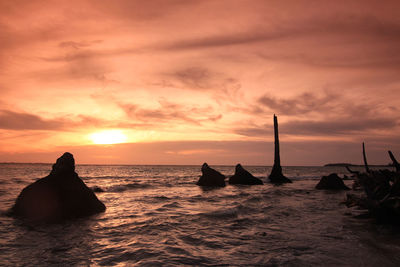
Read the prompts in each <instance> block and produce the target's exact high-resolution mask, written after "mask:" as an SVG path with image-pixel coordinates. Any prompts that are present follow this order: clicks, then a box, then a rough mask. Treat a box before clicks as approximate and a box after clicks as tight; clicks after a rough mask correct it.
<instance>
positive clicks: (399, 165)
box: [388, 150, 400, 172]
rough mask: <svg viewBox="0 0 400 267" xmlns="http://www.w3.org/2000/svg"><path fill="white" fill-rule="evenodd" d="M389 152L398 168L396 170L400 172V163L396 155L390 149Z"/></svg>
mask: <svg viewBox="0 0 400 267" xmlns="http://www.w3.org/2000/svg"><path fill="white" fill-rule="evenodd" d="M388 153H389V156H390V159H391V160H392V162H393V166H394V167H395V168H396V172H400V164H399V162H398V161H397V160H396V158H395V157H394V155H393V153H392V151H390V150H389V151H388Z"/></svg>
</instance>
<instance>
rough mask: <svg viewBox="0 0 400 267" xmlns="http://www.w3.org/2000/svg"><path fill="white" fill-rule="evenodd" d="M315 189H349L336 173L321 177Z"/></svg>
mask: <svg viewBox="0 0 400 267" xmlns="http://www.w3.org/2000/svg"><path fill="white" fill-rule="evenodd" d="M315 188H316V189H325V190H350V188H348V187H347V186H346V185H345V184H344V183H343V180H342V178H340V177H339V176H338V175H337V174H336V173H331V174H329V175H328V176H322V178H321V180H320V181H319V183H318V184H317V185H316V186H315Z"/></svg>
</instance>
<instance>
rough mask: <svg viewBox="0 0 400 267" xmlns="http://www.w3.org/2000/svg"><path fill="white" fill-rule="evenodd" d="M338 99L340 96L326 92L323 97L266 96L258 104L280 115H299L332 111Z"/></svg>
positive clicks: (308, 93) (306, 94)
mask: <svg viewBox="0 0 400 267" xmlns="http://www.w3.org/2000/svg"><path fill="white" fill-rule="evenodd" d="M338 97H339V96H338V94H335V93H332V92H325V94H324V95H321V96H318V95H316V94H313V93H310V92H306V93H303V94H300V95H297V96H294V97H291V98H286V99H284V98H276V97H273V96H270V95H264V96H262V97H260V98H259V99H258V102H259V103H260V104H261V105H263V106H265V107H267V108H269V109H270V110H272V111H274V112H276V113H279V114H284V115H295V114H296V115H298V114H306V113H310V112H313V111H317V112H322V111H327V110H332V109H334V108H335V105H337V98H338Z"/></svg>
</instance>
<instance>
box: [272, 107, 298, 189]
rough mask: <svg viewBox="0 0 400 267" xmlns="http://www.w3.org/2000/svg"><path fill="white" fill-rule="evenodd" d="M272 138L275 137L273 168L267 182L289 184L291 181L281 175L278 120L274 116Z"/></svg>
mask: <svg viewBox="0 0 400 267" xmlns="http://www.w3.org/2000/svg"><path fill="white" fill-rule="evenodd" d="M274 137H275V155H274V166H273V167H272V170H271V174H270V175H269V177H268V178H269V180H270V181H271V183H276V184H282V183H291V182H292V181H291V180H290V179H288V178H287V177H285V176H284V175H283V174H282V167H281V157H280V153H279V132H278V118H277V117H276V116H275V114H274Z"/></svg>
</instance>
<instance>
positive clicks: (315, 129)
mask: <svg viewBox="0 0 400 267" xmlns="http://www.w3.org/2000/svg"><path fill="white" fill-rule="evenodd" d="M398 126H400V124H399V120H398V119H391V118H364V119H359V118H351V117H347V118H340V119H338V118H336V119H334V120H324V121H318V120H302V121H300V120H298V121H288V122H286V123H280V124H279V131H280V133H281V134H286V135H290V136H325V137H328V136H330V137H332V136H338V135H349V136H350V135H354V134H359V135H364V136H369V135H370V134H371V132H373V131H376V130H383V131H391V130H394V129H395V128H397V127H398ZM272 128H273V127H272V123H271V125H260V126H249V127H241V128H236V129H235V130H234V132H235V133H237V134H240V135H243V136H249V137H270V136H272V135H273V129H272Z"/></svg>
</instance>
